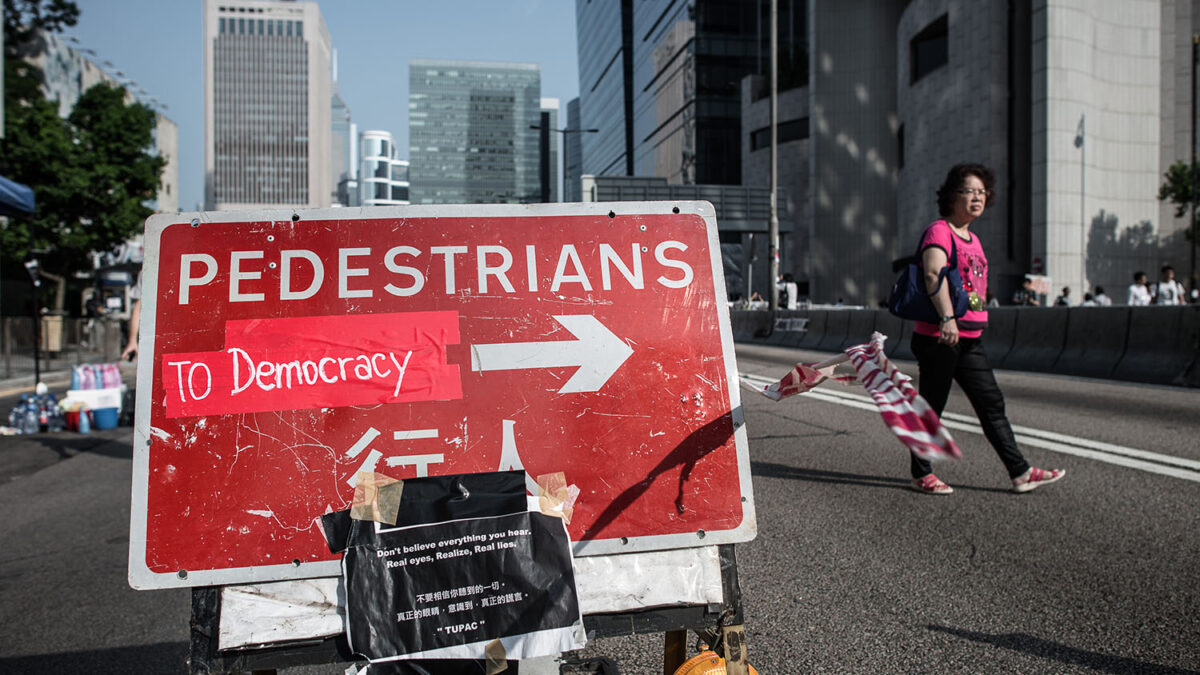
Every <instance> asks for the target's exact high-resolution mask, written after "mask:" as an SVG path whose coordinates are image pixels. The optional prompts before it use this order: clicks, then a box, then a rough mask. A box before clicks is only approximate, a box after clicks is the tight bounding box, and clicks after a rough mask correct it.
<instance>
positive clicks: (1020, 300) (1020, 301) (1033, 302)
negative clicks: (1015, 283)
mask: <svg viewBox="0 0 1200 675" xmlns="http://www.w3.org/2000/svg"><path fill="white" fill-rule="evenodd" d="M1013 304H1014V305H1017V306H1019V307H1037V306H1038V305H1039V304H1040V303H1039V302H1038V298H1037V291H1035V290H1033V279H1030V278H1029V277H1025V281H1023V282H1021V287H1020V288H1018V289H1017V290H1016V292H1014V293H1013Z"/></svg>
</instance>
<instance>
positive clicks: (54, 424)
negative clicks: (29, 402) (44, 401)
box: [49, 403, 66, 433]
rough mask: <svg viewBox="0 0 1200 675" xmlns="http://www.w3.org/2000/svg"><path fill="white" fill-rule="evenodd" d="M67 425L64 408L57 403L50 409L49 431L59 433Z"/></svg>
mask: <svg viewBox="0 0 1200 675" xmlns="http://www.w3.org/2000/svg"><path fill="white" fill-rule="evenodd" d="M65 426H66V420H65V419H64V418H63V413H62V408H60V407H58V404H57V403H55V404H54V407H53V408H51V409H50V423H49V431H51V432H54V433H57V432H59V431H62V430H63V427H65Z"/></svg>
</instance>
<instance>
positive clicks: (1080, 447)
mask: <svg viewBox="0 0 1200 675" xmlns="http://www.w3.org/2000/svg"><path fill="white" fill-rule="evenodd" d="M741 377H742V379H743V380H746V381H747V382H751V383H753V384H756V385H757V384H760V383H761V384H762V385H763V386H765V385H768V384H771V383H774V382H777V381H778V380H777V379H772V378H766V377H763V376H761V375H752V374H742V375H741ZM800 395H801V396H809V397H812V398H815V399H818V400H821V401H825V402H827V403H836V404H838V405H843V406H846V407H849V408H856V409H859V410H870V411H873V412H877V411H878V408H876V406H875V402H874V400H872V399H871V397H869V396H863V395H860V394H851V393H849V392H844V391H837V390H836V389H832V388H827V389H814V390H812V391H808V392H805V393H803V394H800ZM942 423H943V424H944V425H945V426H946V427H947V428H948V429H954V430H957V431H966V432H969V433H973V434H980V435H982V434H983V429H982V428H981V427H980V426H979V423H978V421H977V420H976V419H975V418H973V417H970V416H967V415H960V414H958V413H950V412H948V413H945V414H944V415H943V417H942ZM1012 429H1013V434H1014V436H1015V437H1016V439H1017V442H1018V443H1020V444H1023V445H1029V446H1033V447H1035V448H1042V449H1044V450H1050V451H1051V452H1058V453H1062V454H1066V455H1074V456H1076V457H1083V458H1086V459H1092V460H1095V461H1098V462H1106V463H1108V464H1115V465H1117V466H1123V467H1126V468H1130V469H1138V470H1140V471H1146V472H1149V473H1156V474H1160V475H1164V476H1171V477H1173V478H1180V479H1183V480H1190V481H1193V482H1197V483H1200V462H1198V461H1195V460H1191V459H1186V458H1183V457H1173V456H1171V455H1163V454H1160V453H1157V452H1150V451H1147V450H1138V449H1137V448H1129V447H1126V446H1123V445H1115V444H1113V443H1105V442H1103V441H1093V440H1091V439H1087V438H1079V437H1077V436H1070V435H1067V434H1060V433H1057V432H1054V431H1047V430H1044V429H1035V428H1033V427H1026V426H1019V425H1013V427H1012Z"/></svg>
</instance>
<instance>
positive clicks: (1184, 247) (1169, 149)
mask: <svg viewBox="0 0 1200 675" xmlns="http://www.w3.org/2000/svg"><path fill="white" fill-rule="evenodd" d="M1161 21H1162V46H1161V48H1160V49H1161V56H1162V91H1161V100H1162V104H1161V105H1162V143H1161V149H1160V151H1159V175H1160V176H1161V175H1162V174H1164V173H1166V171H1167V169H1168V168H1169V167H1170V166H1171V165H1172V164H1174V163H1175V162H1177V161H1181V160H1182V161H1185V162H1190V161H1191V159H1192V100H1191V99H1192V35H1193V34H1196V33H1200V7H1198V6H1197V5H1196V3H1195V2H1194V1H1193V0H1163V2H1162V20H1161ZM1157 222H1158V223H1159V228H1158V235H1159V241H1160V245H1161V251H1160V256H1161V262H1162V263H1164V264H1165V263H1170V264H1172V265H1174V266H1175V269H1176V272H1177V278H1178V279H1180V280H1181V281H1183V283H1184V284H1188V282H1187V279H1186V277H1187V276H1188V275H1189V274H1190V273H1191V269H1190V268H1191V245H1190V243H1189V242H1188V241H1187V239H1186V237H1185V236H1184V235H1183V231H1185V230H1187V229H1188V222H1189V215H1188V214H1185V215H1184V216H1182V217H1176V216H1175V205H1174V204H1172V203H1170V202H1162V203H1161V204H1160V206H1159V215H1158V221H1157ZM1156 262H1157V261H1156ZM1154 267H1155V269H1157V267H1158V265H1155V266H1154ZM1152 276H1153V274H1152ZM1189 286H1190V285H1189Z"/></svg>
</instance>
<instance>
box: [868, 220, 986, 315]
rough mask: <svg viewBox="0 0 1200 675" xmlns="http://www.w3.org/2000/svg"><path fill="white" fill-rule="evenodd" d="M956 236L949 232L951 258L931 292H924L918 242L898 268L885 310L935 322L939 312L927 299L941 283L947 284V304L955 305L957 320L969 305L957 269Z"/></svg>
mask: <svg viewBox="0 0 1200 675" xmlns="http://www.w3.org/2000/svg"><path fill="white" fill-rule="evenodd" d="M957 238H958V237H957V235H955V234H954V233H953V232H951V233H950V260H949V261H947V264H946V266H945V267H943V268H942V270H941V271H940V272H939V273H938V284H937V288H935V289H933V293H927V292H926V291H925V273H924V271H922V270H921V250H920V246H921V244H920V243H918V244H917V253H916V255H914V256H913V257H911V258H909V259H908V260H909V262H908V264H907V265H905V267H904V269H903V270H901V272H900V276H899V277H898V278H897V279H896V283H895V284H893V285H892V292H891V295H889V296H888V302H887V304H888V311H890V312H891V313H892V314H894V315H896V316H898V317H900V318H901V319H908V320H910V321H924V322H925V323H938V322H939V321H940V320H941V315H940V314H939V313H938V311H937V309H936V308H934V306H933V300H931V299H930V298H931V297H933V296H934V295H937V292H938V291H940V290H941V289H942V282H943V281H945V282H946V283H948V284H949V290H950V305H951V306H952V307H953V308H954V318H956V319H960V318H962V315H963V314H966V313H967V309H968V308H969V305H968V299H967V294H966V293H965V292H964V291H963V283H962V275H961V274H959V272H958V242H956V241H955V240H956V239H957Z"/></svg>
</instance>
